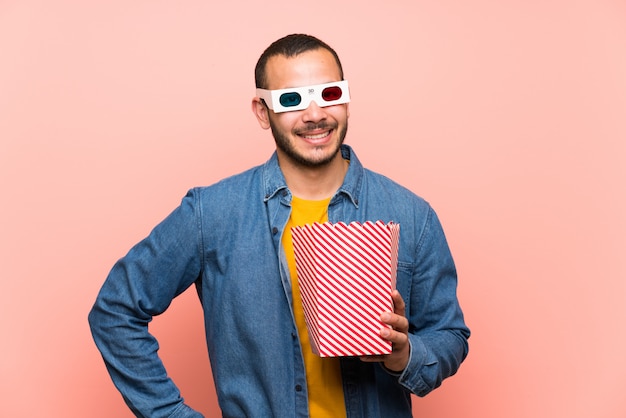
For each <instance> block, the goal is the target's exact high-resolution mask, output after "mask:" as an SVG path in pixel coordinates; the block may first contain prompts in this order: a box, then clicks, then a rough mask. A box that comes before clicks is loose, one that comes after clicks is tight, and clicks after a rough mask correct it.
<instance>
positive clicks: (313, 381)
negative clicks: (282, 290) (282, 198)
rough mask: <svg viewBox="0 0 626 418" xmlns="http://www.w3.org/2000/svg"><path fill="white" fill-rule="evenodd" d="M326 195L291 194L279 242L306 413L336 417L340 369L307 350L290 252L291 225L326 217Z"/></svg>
mask: <svg viewBox="0 0 626 418" xmlns="http://www.w3.org/2000/svg"><path fill="white" fill-rule="evenodd" d="M329 202H330V198H329V199H324V200H303V199H299V198H297V197H295V196H294V197H293V199H292V201H291V216H290V218H289V221H288V222H287V227H286V228H285V232H284V234H283V238H282V240H283V241H282V243H283V247H284V249H285V254H286V256H287V264H288V265H289V273H290V274H291V290H292V294H293V313H294V316H295V319H296V325H297V327H298V333H299V334H300V344H301V345H302V355H303V356H304V366H305V370H306V381H307V388H308V394H309V414H310V417H311V418H337V417H345V416H346V406H345V403H344V397H343V396H344V395H343V386H342V382H341V369H340V366H339V359H338V358H336V357H325V358H321V357H319V356H317V355H315V354H313V351H312V350H311V345H310V342H309V334H308V333H307V330H306V323H305V321H304V310H303V308H302V300H301V299H300V290H299V287H298V276H297V273H296V260H295V256H294V253H293V243H292V239H291V227H292V226H301V225H305V224H312V223H313V222H320V223H322V222H326V221H328V203H329Z"/></svg>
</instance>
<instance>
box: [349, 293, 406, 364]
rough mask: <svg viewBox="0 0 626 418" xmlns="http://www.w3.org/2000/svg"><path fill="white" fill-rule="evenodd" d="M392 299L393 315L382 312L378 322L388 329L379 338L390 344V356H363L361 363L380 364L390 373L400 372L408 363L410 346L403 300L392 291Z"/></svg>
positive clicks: (383, 329)
mask: <svg viewBox="0 0 626 418" xmlns="http://www.w3.org/2000/svg"><path fill="white" fill-rule="evenodd" d="M391 298H392V299H393V307H394V308H393V310H394V311H393V313H392V312H384V313H383V314H382V315H381V316H380V320H381V321H382V322H384V323H385V324H387V325H390V326H391V329H389V328H382V329H381V330H380V336H381V337H382V338H384V339H385V340H387V341H390V342H391V343H392V347H393V349H392V352H391V354H385V355H379V356H363V357H361V361H366V362H382V363H383V364H384V366H385V367H386V368H387V369H389V370H391V371H392V372H401V371H403V370H404V368H405V367H406V365H407V364H408V362H409V354H410V349H411V347H410V345H409V337H408V332H409V321H408V320H407V319H406V317H405V311H404V307H405V305H404V300H403V299H402V296H400V292H398V291H397V290H394V291H393V292H391Z"/></svg>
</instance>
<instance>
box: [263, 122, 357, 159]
mask: <svg viewBox="0 0 626 418" xmlns="http://www.w3.org/2000/svg"><path fill="white" fill-rule="evenodd" d="M270 127H271V129H272V135H273V136H274V141H275V142H276V148H278V149H279V150H281V151H282V152H283V153H284V154H285V155H286V156H287V157H288V158H289V159H291V160H292V161H293V162H294V163H296V164H298V165H301V166H304V167H308V168H316V167H323V166H325V165H328V164H330V162H331V161H332V160H333V159H334V158H335V157H336V156H337V154H338V153H339V152H340V149H341V145H342V144H343V141H344V139H345V138H346V133H347V132H348V123H347V121H346V124H345V125H344V126H343V127H342V128H341V130H340V131H339V140H338V141H337V143H336V144H335V149H334V150H332V152H330V153H329V154H328V155H325V156H321V157H319V158H312V157H307V156H306V155H304V154H303V153H301V152H299V151H298V150H297V149H296V147H295V146H294V144H293V142H292V141H291V139H290V138H289V137H288V136H287V135H286V134H285V133H284V132H283V131H281V130H280V129H279V128H277V127H276V126H275V124H274V122H273V121H272V120H271V119H270ZM306 129H307V130H312V129H323V130H330V129H332V130H333V131H335V130H337V126H336V125H335V126H332V125H330V124H327V123H320V124H310V126H307V127H306Z"/></svg>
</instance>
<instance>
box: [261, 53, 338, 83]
mask: <svg viewBox="0 0 626 418" xmlns="http://www.w3.org/2000/svg"><path fill="white" fill-rule="evenodd" d="M266 77H267V84H268V86H267V87H268V89H270V90H276V89H284V88H290V87H302V86H309V85H313V84H323V83H328V82H331V81H340V80H341V74H340V71H339V66H338V65H337V62H336V61H335V57H334V56H333V54H331V53H330V51H328V50H326V49H323V48H319V49H315V50H311V51H306V52H303V53H301V54H298V55H296V56H293V57H287V56H285V55H275V56H273V57H271V58H270V59H269V60H268V61H267V68H266Z"/></svg>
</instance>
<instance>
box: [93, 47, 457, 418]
mask: <svg viewBox="0 0 626 418" xmlns="http://www.w3.org/2000/svg"><path fill="white" fill-rule="evenodd" d="M255 78H256V86H257V97H255V98H254V99H253V100H252V110H253V113H254V115H255V116H256V118H257V120H258V122H259V124H260V126H261V127H262V128H263V129H271V131H272V134H273V136H274V139H275V142H276V152H275V153H274V155H273V156H272V157H271V158H270V160H269V161H267V162H266V163H265V164H264V165H261V166H258V167H255V168H252V169H250V170H248V171H246V172H244V173H242V174H239V175H236V176H233V177H230V178H227V179H225V180H222V181H221V182H218V183H216V184H214V185H212V186H209V187H205V188H196V189H192V190H191V191H189V193H188V194H187V196H186V197H185V198H184V199H183V201H182V203H181V205H180V206H179V207H178V208H177V209H176V210H174V212H173V213H172V214H170V215H169V216H168V217H167V218H166V219H165V220H164V221H163V222H161V223H160V224H159V225H157V226H156V227H155V229H154V230H153V231H152V232H151V233H150V235H149V236H148V237H147V238H146V239H144V240H143V241H141V242H140V243H139V244H137V245H136V246H135V247H133V248H132V249H131V250H130V252H129V253H128V254H127V255H126V256H125V257H124V258H122V259H121V260H120V261H118V262H117V263H116V265H115V266H114V267H113V269H112V271H111V273H110V274H109V277H108V278H107V280H106V282H105V283H104V285H103V287H102V289H101V291H100V294H99V295H98V298H97V300H96V303H95V305H94V307H93V309H92V311H91V313H90V316H89V321H90V324H91V328H92V333H93V335H94V339H95V341H96V344H97V345H98V348H99V349H100V351H101V352H102V355H103V358H104V360H105V363H106V365H107V368H108V370H109V372H110V374H111V377H112V379H113V381H114V383H115V384H116V386H117V387H118V389H119V390H120V392H121V393H122V395H123V397H124V399H125V401H126V403H127V404H128V405H129V407H130V408H131V409H132V410H133V412H134V413H135V414H136V415H137V416H142V417H144V416H145V417H200V416H202V415H200V414H199V413H198V412H195V411H193V410H192V409H191V408H190V407H189V406H187V405H186V404H185V403H184V401H183V399H182V398H181V395H180V393H179V391H178V389H177V388H176V386H175V385H174V383H173V382H172V381H171V380H170V379H169V378H168V377H167V374H166V371H165V368H164V366H163V364H162V362H161V361H160V359H159V357H158V356H157V343H156V341H155V339H154V338H153V337H152V336H151V335H150V334H149V333H148V322H149V321H150V320H151V319H152V317H153V316H154V315H158V314H160V313H162V312H164V311H165V310H166V308H167V307H168V306H169V304H170V302H171V301H172V299H173V298H174V297H176V296H177V295H179V294H180V293H182V292H183V291H184V290H185V289H187V288H188V287H189V286H191V285H192V284H195V285H196V287H197V290H198V294H199V297H200V300H201V302H202V307H203V310H204V318H205V330H206V340H207V346H208V350H209V358H210V361H211V366H212V371H213V377H214V380H215V387H216V390H217V395H218V400H219V404H220V407H221V409H222V413H223V415H224V416H225V417H285V418H287V417H289V418H292V417H307V416H311V417H347V418H352V417H367V418H373V417H383V418H388V417H410V416H411V397H410V395H411V393H414V394H417V395H419V396H424V395H426V394H427V393H429V392H430V391H431V390H433V389H435V388H436V387H437V386H439V385H440V384H441V382H442V380H443V379H445V378H447V377H448V376H451V375H452V374H454V373H455V372H456V371H457V369H458V367H459V366H460V364H461V362H462V361H463V360H464V358H465V357H466V355H467V351H468V344H467V339H468V338H469V330H468V328H467V327H466V325H465V323H464V320H463V314H462V312H461V309H460V307H459V304H458V301H457V297H456V283H457V279H456V270H455V267H454V263H453V260H452V257H451V254H450V252H449V249H448V245H447V243H446V240H445V236H444V234H443V231H442V228H441V226H440V224H439V221H438V219H437V217H436V215H435V213H434V212H433V210H432V209H431V208H430V206H429V205H428V204H427V203H426V202H425V201H423V200H422V199H420V198H419V197H417V196H415V195H414V194H413V193H412V192H410V191H408V190H407V189H405V188H403V187H401V186H399V185H397V184H395V183H393V182H392V181H390V180H388V179H387V178H385V177H383V176H380V175H378V174H375V173H373V172H371V171H369V170H366V169H364V168H363V167H362V165H361V163H360V162H359V160H358V159H357V157H356V155H355V153H354V151H353V150H352V149H351V148H350V147H348V146H346V145H343V141H344V137H345V135H346V132H347V126H348V117H349V104H348V102H349V91H348V86H347V82H346V81H344V79H343V70H342V67H341V63H340V61H339V58H338V56H337V54H336V53H335V51H334V50H333V49H332V48H331V47H329V46H328V45H327V44H325V43H323V42H322V41H320V40H318V39H317V38H314V37H312V36H308V35H289V36H287V37H285V38H282V39H280V40H278V41H276V42H274V43H273V44H272V45H270V47H268V49H267V50H266V51H265V52H264V53H263V54H262V55H261V57H260V59H259V61H258V63H257V67H256V70H255ZM310 94H312V96H310ZM311 97H312V98H311ZM377 220H382V221H383V222H389V221H394V222H396V223H399V224H400V225H401V232H400V244H399V254H398V268H397V285H396V286H397V290H394V291H393V293H392V295H391V296H392V300H393V303H394V311H393V312H381V321H382V322H383V323H385V324H387V325H388V326H389V327H383V328H382V329H381V332H380V335H381V338H383V339H385V340H387V341H390V342H391V343H392V347H393V350H392V353H391V354H388V355H384V356H366V357H361V358H352V357H341V358H339V357H335V358H321V357H318V356H316V355H315V354H313V353H312V351H311V347H310V344H309V341H308V336H307V332H306V325H305V322H304V317H303V313H302V302H301V300H300V296H299V293H298V277H297V274H296V269H295V261H294V255H293V245H292V241H291V227H292V226H297V225H302V224H305V223H312V222H325V221H329V222H345V223H349V222H351V221H358V222H365V221H377Z"/></svg>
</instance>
